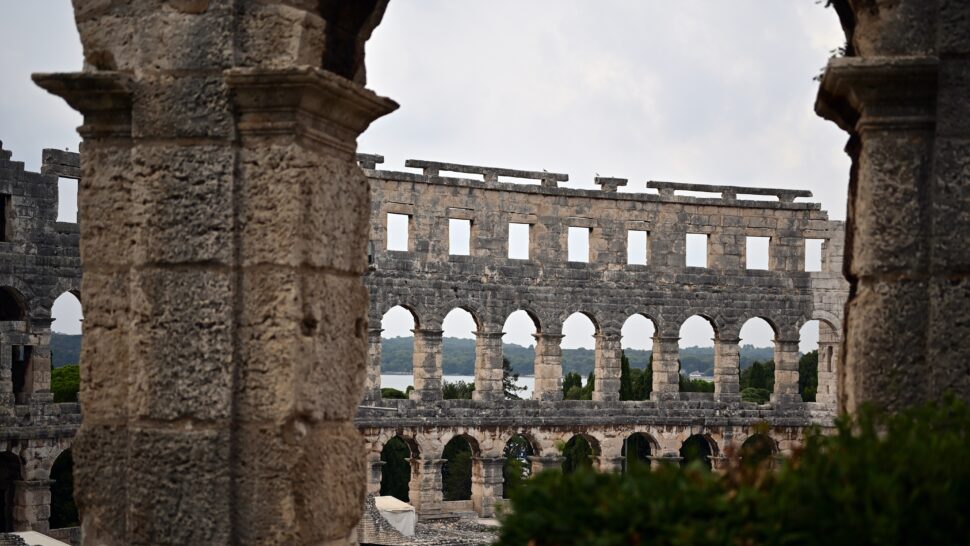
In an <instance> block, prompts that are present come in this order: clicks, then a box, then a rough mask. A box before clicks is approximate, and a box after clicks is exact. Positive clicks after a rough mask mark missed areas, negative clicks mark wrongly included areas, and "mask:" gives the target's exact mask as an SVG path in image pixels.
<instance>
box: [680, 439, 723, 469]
mask: <svg viewBox="0 0 970 546" xmlns="http://www.w3.org/2000/svg"><path fill="white" fill-rule="evenodd" d="M719 453H720V452H719V450H718V446H717V442H715V441H714V438H712V437H711V435H710V434H701V433H698V434H692V435H690V436H689V437H688V438H687V439H686V440H684V442H683V443H682V444H681V446H680V458H681V465H682V466H687V465H689V464H691V463H693V462H699V463H700V464H701V465H703V466H705V467H707V468H708V469H711V468H713V467H714V459H715V458H716V457H718V456H719Z"/></svg>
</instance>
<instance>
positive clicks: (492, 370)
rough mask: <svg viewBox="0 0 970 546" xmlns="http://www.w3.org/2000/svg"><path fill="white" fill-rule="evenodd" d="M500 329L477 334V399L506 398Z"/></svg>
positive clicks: (475, 391)
mask: <svg viewBox="0 0 970 546" xmlns="http://www.w3.org/2000/svg"><path fill="white" fill-rule="evenodd" d="M503 335H505V332H503V331H501V330H498V331H495V330H492V331H486V332H477V333H476V334H475V390H474V391H473V392H472V398H474V399H475V400H488V401H496V400H504V399H505V391H504V389H503V387H502V375H503V374H502V336H503Z"/></svg>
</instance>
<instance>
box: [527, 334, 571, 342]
mask: <svg viewBox="0 0 970 546" xmlns="http://www.w3.org/2000/svg"><path fill="white" fill-rule="evenodd" d="M532 337H534V338H535V339H536V341H539V340H547V341H556V342H560V341H562V338H564V337H566V336H564V335H563V334H547V333H544V332H536V333H534V334H532Z"/></svg>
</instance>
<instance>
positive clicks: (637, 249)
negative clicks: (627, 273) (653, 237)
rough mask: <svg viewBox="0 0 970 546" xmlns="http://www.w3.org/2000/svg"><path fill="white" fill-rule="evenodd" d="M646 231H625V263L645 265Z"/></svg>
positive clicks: (646, 252) (646, 249)
mask: <svg viewBox="0 0 970 546" xmlns="http://www.w3.org/2000/svg"><path fill="white" fill-rule="evenodd" d="M647 239H648V238H647V232H646V231H638V230H634V229H631V230H629V231H627V232H626V263H627V264H629V265H647V254H648V248H647Z"/></svg>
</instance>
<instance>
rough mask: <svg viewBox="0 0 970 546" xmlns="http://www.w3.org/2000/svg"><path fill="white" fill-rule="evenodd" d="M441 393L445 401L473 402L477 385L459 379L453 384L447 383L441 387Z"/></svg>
mask: <svg viewBox="0 0 970 546" xmlns="http://www.w3.org/2000/svg"><path fill="white" fill-rule="evenodd" d="M441 392H442V395H443V396H444V398H445V400H471V399H472V393H473V392H475V383H474V382H472V383H466V382H464V381H462V380H461V379H459V380H458V381H455V382H454V383H452V382H451V381H445V382H444V383H442V385H441Z"/></svg>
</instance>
